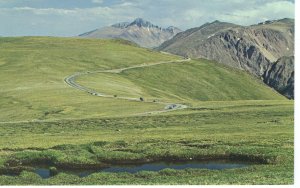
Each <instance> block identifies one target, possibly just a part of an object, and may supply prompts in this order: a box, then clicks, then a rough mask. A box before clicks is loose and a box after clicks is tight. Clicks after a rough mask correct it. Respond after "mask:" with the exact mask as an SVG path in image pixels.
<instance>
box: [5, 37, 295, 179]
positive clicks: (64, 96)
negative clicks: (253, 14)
mask: <svg viewBox="0 0 300 188" xmlns="http://www.w3.org/2000/svg"><path fill="white" fill-rule="evenodd" d="M0 48H1V53H0V79H1V83H0V106H1V108H0V121H1V122H2V123H0V185H57V184H63V185H70V184H82V185H97V184H98V185H99V184H292V183H293V164H294V163H293V152H294V145H293V143H294V127H293V123H294V117H293V113H294V110H293V105H294V102H293V101H290V100H286V99H285V98H284V97H282V96H281V95H279V94H278V93H276V92H275V91H273V90H271V89H270V88H268V87H266V86H265V85H264V84H263V83H262V82H261V81H259V80H257V79H256V78H253V77H251V76H250V75H248V74H247V73H245V72H243V71H238V70H233V69H230V68H226V67H224V66H220V65H218V64H216V63H214V62H211V61H207V60H192V61H190V62H184V63H171V64H161V65H155V66H151V67H144V68H135V69H131V70H127V71H124V72H122V73H120V74H111V73H105V74H103V73H101V74H91V75H85V76H82V77H80V78H78V81H79V82H80V83H82V84H84V85H85V86H88V87H91V88H93V89H96V90H99V92H104V93H107V94H111V95H118V96H121V97H122V96H125V97H140V96H143V97H145V99H146V100H153V99H159V100H161V101H167V102H180V103H184V104H187V105H189V107H190V108H188V109H184V110H178V111H172V112H166V113H162V114H155V115H145V114H144V115H141V113H143V112H147V111H155V110H161V109H163V108H164V105H162V104H159V103H145V102H133V101H132V102H130V101H126V100H121V99H114V98H101V97H95V96H91V95H88V94H87V93H84V92H82V91H79V90H76V89H74V88H71V87H69V86H68V85H66V84H65V83H64V78H65V77H66V76H68V75H71V74H73V73H75V72H85V71H93V70H108V69H115V68H123V67H129V66H133V65H140V64H143V63H156V62H161V61H170V60H178V59H179V58H178V57H177V56H172V55H167V54H162V53H158V52H153V51H150V50H147V49H142V48H138V47H136V46H134V45H132V44H130V43H129V44H128V42H126V41H122V40H89V39H76V38H49V37H19V38H0ZM27 120H28V121H29V122H22V121H27ZM31 120H45V121H44V122H35V121H31ZM18 121H20V122H18ZM5 122H7V123H5ZM216 157H222V158H228V157H231V158H235V159H236V158H238V159H244V160H250V161H256V162H257V163H256V164H255V165H251V166H249V167H247V168H243V169H226V170H218V171H213V170H205V169H186V170H171V169H165V170H162V171H159V172H139V173H137V174H129V173H95V174H92V175H90V176H88V177H85V178H79V177H77V176H74V175H70V174H64V173H59V174H58V175H56V176H54V177H52V178H50V179H46V180H45V179H41V178H40V177H39V176H38V175H36V174H34V173H33V172H32V171H31V170H32V168H30V167H28V166H30V165H34V164H37V163H41V162H43V163H45V162H47V163H51V167H52V168H53V167H57V168H58V167H59V166H73V167H91V166H103V165H104V164H105V162H107V161H135V160H138V161H144V160H146V159H149V160H154V159H161V158H164V159H165V158H172V159H190V158H193V159H200V158H216ZM23 168H26V170H23V172H22V173H21V174H20V175H19V176H15V177H12V176H5V175H3V174H5V172H7V171H9V170H10V171H16V170H20V169H23ZM53 169H54V168H53ZM1 174H2V175H1Z"/></svg>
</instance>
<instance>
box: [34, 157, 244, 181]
mask: <svg viewBox="0 0 300 188" xmlns="http://www.w3.org/2000/svg"><path fill="white" fill-rule="evenodd" d="M249 165H250V164H249V163H246V162H232V161H225V160H219V161H187V162H152V163H146V164H130V165H128V164H115V165H111V166H110V167H107V168H102V169H96V170H95V169H93V170H88V169H82V170H78V169H77V170H62V169H58V173H60V172H63V173H67V174H74V175H77V176H79V177H86V176H88V175H90V174H92V173H97V172H112V173H119V172H128V173H137V172H140V171H160V170H163V169H166V168H169V169H176V170H182V169H188V168H190V169H210V170H222V169H232V168H243V167H247V166H249ZM34 172H35V173H36V174H38V175H40V176H41V177H42V178H50V177H51V173H50V170H49V167H45V166H43V167H37V168H36V170H35V171H34Z"/></svg>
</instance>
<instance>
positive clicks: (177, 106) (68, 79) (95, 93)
mask: <svg viewBox="0 0 300 188" xmlns="http://www.w3.org/2000/svg"><path fill="white" fill-rule="evenodd" d="M187 61H190V59H189V58H188V59H182V60H175V61H161V62H157V63H151V64H141V65H134V66H131V67H126V68H119V69H111V70H98V71H86V72H81V73H75V74H73V75H70V76H68V77H66V78H65V82H66V83H67V84H68V85H69V86H71V87H73V88H75V89H78V90H81V91H84V92H87V93H89V94H90V95H93V96H97V97H107V98H114V99H125V100H129V101H140V102H148V101H141V99H140V98H130V97H115V96H113V95H108V94H104V93H101V92H98V91H96V90H94V89H91V88H88V87H85V86H83V85H80V84H78V83H77V82H76V78H78V77H79V76H83V75H88V74H96V73H113V74H118V73H121V72H123V71H125V70H129V69H135V68H142V67H150V66H155V65H160V64H167V63H181V62H187ZM152 102H153V101H151V103H152ZM149 103H150V102H149ZM155 103H159V104H165V105H166V106H165V108H164V109H162V110H160V111H151V112H144V113H142V114H155V113H162V112H168V111H173V110H179V109H184V108H187V106H186V105H183V104H172V103H171V104H170V103H166V102H155Z"/></svg>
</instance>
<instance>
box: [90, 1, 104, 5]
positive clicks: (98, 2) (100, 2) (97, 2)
mask: <svg viewBox="0 0 300 188" xmlns="http://www.w3.org/2000/svg"><path fill="white" fill-rule="evenodd" d="M103 2H104V0H92V3H96V4H102V3H103Z"/></svg>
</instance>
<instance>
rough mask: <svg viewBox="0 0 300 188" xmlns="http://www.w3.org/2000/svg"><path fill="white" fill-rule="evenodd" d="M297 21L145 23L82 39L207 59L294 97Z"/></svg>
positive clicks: (97, 32) (124, 24) (92, 33)
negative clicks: (109, 40)
mask: <svg viewBox="0 0 300 188" xmlns="http://www.w3.org/2000/svg"><path fill="white" fill-rule="evenodd" d="M294 33H295V31H294V19H288V18H284V19H280V20H269V21H265V22H262V23H258V24H255V25H250V26H241V25H236V24H232V23H226V22H220V21H217V20H216V21H214V22H211V23H206V24H204V25H202V26H200V27H195V28H191V29H188V30H186V31H181V30H180V29H178V28H176V27H173V26H170V27H168V28H162V27H159V26H157V25H154V24H152V23H151V22H149V21H146V20H144V19H142V18H137V19H135V20H134V21H133V22H122V23H117V24H114V25H111V26H108V27H103V28H100V29H97V30H93V31H90V32H87V33H84V34H81V35H79V36H80V37H84V38H121V39H125V40H129V41H131V42H134V43H136V44H138V45H140V46H142V47H146V48H154V49H156V50H159V51H165V52H169V53H173V54H177V55H181V56H187V57H191V58H196V59H197V58H206V59H209V60H214V61H216V62H218V63H222V64H225V65H227V66H230V67H233V68H237V69H242V70H245V71H247V72H249V73H250V74H252V75H254V76H256V77H259V78H261V80H263V82H264V83H265V84H267V85H269V86H270V87H272V88H274V89H275V90H277V91H278V92H279V93H281V94H283V95H285V96H286V97H288V98H294Z"/></svg>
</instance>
